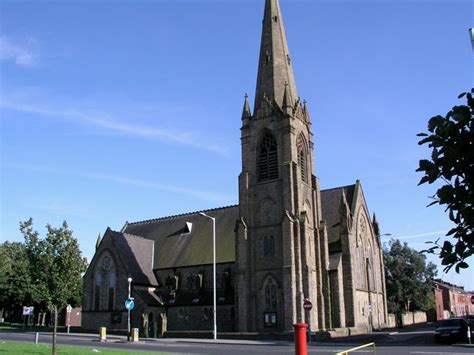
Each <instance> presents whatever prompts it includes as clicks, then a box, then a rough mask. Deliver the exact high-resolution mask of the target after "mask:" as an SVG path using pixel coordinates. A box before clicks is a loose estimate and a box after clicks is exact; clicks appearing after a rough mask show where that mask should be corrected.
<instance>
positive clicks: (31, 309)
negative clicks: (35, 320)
mask: <svg viewBox="0 0 474 355" xmlns="http://www.w3.org/2000/svg"><path fill="white" fill-rule="evenodd" d="M34 310H35V307H28V306H23V315H24V316H25V323H26V324H27V325H28V326H30V325H31V324H30V323H31V316H32V315H33V314H34Z"/></svg>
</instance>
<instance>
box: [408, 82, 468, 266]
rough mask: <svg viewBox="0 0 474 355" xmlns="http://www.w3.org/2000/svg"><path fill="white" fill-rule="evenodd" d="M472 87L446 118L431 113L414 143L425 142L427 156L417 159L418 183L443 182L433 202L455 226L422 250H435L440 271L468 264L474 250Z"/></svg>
mask: <svg viewBox="0 0 474 355" xmlns="http://www.w3.org/2000/svg"><path fill="white" fill-rule="evenodd" d="M473 95H474V89H471V92H470V93H463V94H461V95H459V97H458V98H463V97H466V99H467V105H461V106H454V107H453V108H452V109H451V111H449V112H448V113H447V114H446V117H443V116H439V115H438V116H435V117H432V118H431V119H430V120H429V122H428V131H429V133H419V134H418V136H419V137H424V138H423V139H421V140H420V141H419V142H418V144H419V145H423V144H428V147H429V148H431V149H432V151H431V159H423V160H420V162H419V167H418V169H417V170H416V171H419V172H423V173H424V176H423V177H422V178H421V180H420V182H419V184H418V185H421V184H424V183H428V184H432V183H434V182H435V181H441V182H442V183H443V185H442V186H441V187H440V188H439V189H438V190H437V191H436V194H435V195H434V196H432V197H431V198H432V199H433V202H432V203H431V204H430V205H429V206H431V205H434V204H439V205H443V206H446V211H447V212H449V213H448V215H449V219H450V220H451V221H452V222H453V223H454V224H455V227H454V228H452V229H451V230H449V232H448V233H447V236H450V237H451V238H453V239H454V240H453V241H449V240H446V241H444V242H443V244H442V245H441V244H439V243H438V241H439V239H438V240H437V241H435V242H431V244H434V246H432V247H431V248H429V249H428V250H426V251H427V252H428V253H433V254H434V253H436V254H438V253H439V256H440V258H441V263H442V264H443V265H445V268H444V271H448V270H449V269H451V268H452V267H453V266H455V269H456V272H459V270H460V269H465V268H467V267H468V266H469V265H468V263H467V262H466V259H468V258H469V257H470V256H472V254H473V253H474V100H473V97H472V96H473Z"/></svg>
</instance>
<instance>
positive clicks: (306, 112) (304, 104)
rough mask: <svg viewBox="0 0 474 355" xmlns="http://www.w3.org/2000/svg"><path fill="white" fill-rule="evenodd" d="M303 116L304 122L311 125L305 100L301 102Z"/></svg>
mask: <svg viewBox="0 0 474 355" xmlns="http://www.w3.org/2000/svg"><path fill="white" fill-rule="evenodd" d="M303 114H304V118H305V120H306V122H308V123H311V116H310V114H309V110H308V103H307V102H306V100H304V101H303Z"/></svg>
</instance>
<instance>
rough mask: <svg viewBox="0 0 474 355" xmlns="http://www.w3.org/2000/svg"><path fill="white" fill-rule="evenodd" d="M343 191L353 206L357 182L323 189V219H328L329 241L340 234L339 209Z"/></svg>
mask: <svg viewBox="0 0 474 355" xmlns="http://www.w3.org/2000/svg"><path fill="white" fill-rule="evenodd" d="M342 191H344V193H345V195H346V200H347V203H348V204H349V208H351V206H352V202H353V198H354V191H355V184H354V185H347V186H340V187H335V188H332V189H327V190H321V208H322V213H323V219H324V220H325V221H326V226H327V228H328V237H329V243H331V242H334V241H335V240H337V239H338V238H339V236H340V228H339V223H340V222H341V221H340V212H339V211H340V205H341V197H342Z"/></svg>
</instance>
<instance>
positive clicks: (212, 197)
mask: <svg viewBox="0 0 474 355" xmlns="http://www.w3.org/2000/svg"><path fill="white" fill-rule="evenodd" d="M14 167H15V168H19V169H23V170H30V171H36V172H41V173H49V174H56V175H68V176H74V177H81V178H87V179H94V180H103V181H109V182H115V183H119V184H124V185H132V186H136V187H141V188H147V189H154V190H160V191H166V192H173V193H177V194H182V195H188V196H192V197H195V198H198V199H201V200H204V201H210V202H218V203H224V204H228V203H232V201H236V199H237V198H236V196H234V195H229V194H219V193H214V192H209V191H203V190H198V189H189V188H183V187H179V186H174V185H169V184H160V183H157V182H152V181H147V180H142V179H136V178H130V177H124V176H118V175H110V174H103V173H96V172H83V171H82V172H81V171H75V170H65V169H55V168H48V167H40V166H26V165H16V166H14Z"/></svg>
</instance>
